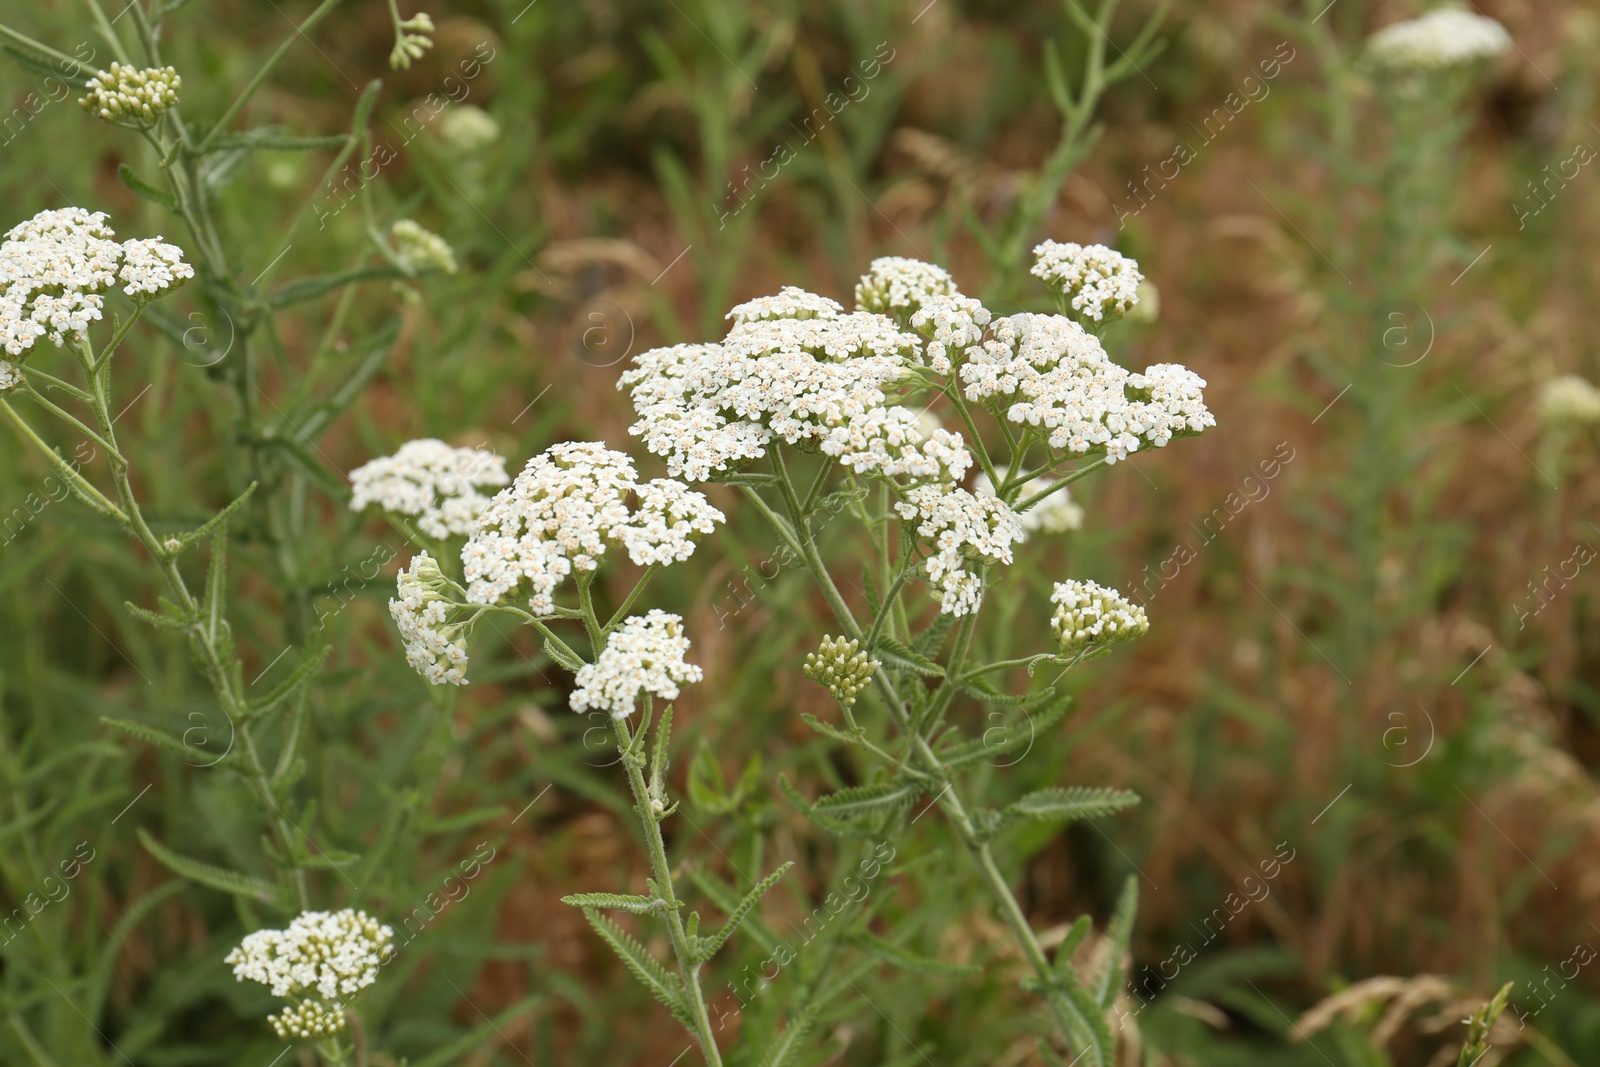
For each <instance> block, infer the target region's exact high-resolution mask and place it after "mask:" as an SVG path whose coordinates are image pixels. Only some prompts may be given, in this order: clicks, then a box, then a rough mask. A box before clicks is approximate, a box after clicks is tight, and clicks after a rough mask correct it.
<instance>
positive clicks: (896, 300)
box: [856, 256, 957, 319]
mask: <svg viewBox="0 0 1600 1067" xmlns="http://www.w3.org/2000/svg"><path fill="white" fill-rule="evenodd" d="M955 295H957V294H956V283H955V280H954V279H953V278H951V277H950V272H949V271H947V270H945V269H944V268H943V267H936V266H934V265H933V264H932V263H924V262H922V261H921V260H920V259H906V258H904V257H902V256H883V257H881V258H879V259H875V260H873V261H872V265H871V267H870V268H869V269H868V270H867V273H865V274H863V275H862V276H861V280H860V281H858V282H856V309H857V310H859V311H872V312H876V313H877V314H879V315H893V316H896V317H899V318H902V319H909V318H910V317H911V316H912V315H913V314H915V313H916V312H917V311H920V310H921V309H922V308H923V307H924V306H926V305H927V304H929V303H931V302H932V301H933V300H934V299H936V298H937V297H941V296H955Z"/></svg>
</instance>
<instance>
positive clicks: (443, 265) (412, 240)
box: [389, 219, 456, 274]
mask: <svg viewBox="0 0 1600 1067" xmlns="http://www.w3.org/2000/svg"><path fill="white" fill-rule="evenodd" d="M389 242H390V243H391V244H392V245H394V254H395V258H396V259H398V260H399V261H400V265H401V266H402V267H404V268H405V269H406V270H407V271H409V272H410V273H412V274H432V273H436V272H437V273H439V274H454V273H455V272H456V254H455V253H454V252H453V251H451V250H450V243H449V242H448V241H446V240H445V239H444V238H443V237H440V236H439V235H438V234H436V233H434V232H433V231H432V230H425V229H423V228H422V227H421V226H419V225H417V224H416V223H415V222H413V221H412V220H410V219H400V220H399V221H397V222H396V223H395V224H394V225H393V226H391V227H389Z"/></svg>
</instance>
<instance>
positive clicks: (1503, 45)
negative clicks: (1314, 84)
mask: <svg viewBox="0 0 1600 1067" xmlns="http://www.w3.org/2000/svg"><path fill="white" fill-rule="evenodd" d="M1510 47H1511V35H1510V34H1508V33H1506V28H1505V27H1504V26H1502V25H1500V23H1498V22H1496V21H1495V20H1494V19H1491V18H1485V17H1484V16H1482V15H1479V14H1477V13H1475V12H1472V11H1467V10H1465V9H1462V8H1455V7H1441V8H1436V9H1434V10H1433V11H1429V12H1428V13H1427V14H1425V15H1423V16H1421V17H1420V18H1414V19H1410V20H1408V21H1406V22H1397V23H1394V24H1393V25H1390V26H1385V27H1384V28H1383V29H1381V30H1379V31H1378V32H1377V33H1375V34H1373V35H1372V37H1371V38H1370V39H1369V40H1368V41H1367V53H1368V54H1369V55H1370V56H1371V57H1372V59H1373V62H1375V63H1376V64H1377V65H1378V66H1380V67H1383V68H1385V69H1389V70H1398V71H1437V70H1444V69H1446V68H1449V67H1457V66H1462V65H1465V64H1468V63H1473V62H1476V61H1477V60H1480V59H1491V58H1493V57H1495V56H1497V55H1500V54H1501V53H1502V52H1505V51H1507V50H1508V49H1509V48H1510Z"/></svg>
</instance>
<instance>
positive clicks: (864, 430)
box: [822, 407, 972, 482]
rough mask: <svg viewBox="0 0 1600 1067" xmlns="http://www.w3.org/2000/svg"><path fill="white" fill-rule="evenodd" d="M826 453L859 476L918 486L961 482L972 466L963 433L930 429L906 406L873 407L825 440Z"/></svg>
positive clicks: (830, 433)
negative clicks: (922, 483)
mask: <svg viewBox="0 0 1600 1067" xmlns="http://www.w3.org/2000/svg"><path fill="white" fill-rule="evenodd" d="M822 451H824V452H826V453H827V454H828V455H830V456H836V457H838V459H839V462H840V463H841V464H842V465H844V466H846V467H848V468H850V469H851V470H853V471H855V472H856V473H857V474H879V475H882V476H883V477H885V478H907V479H910V480H912V481H914V482H925V481H939V482H959V481H960V480H961V479H962V478H964V477H966V473H967V469H968V468H969V467H971V466H972V454H971V453H969V452H968V451H967V446H966V442H965V441H964V440H963V439H962V437H961V435H960V434H957V433H951V432H950V431H949V430H946V429H942V428H940V429H934V430H927V429H925V428H924V426H923V424H922V420H921V418H920V417H919V416H918V415H917V413H916V412H915V411H912V410H911V409H910V408H904V407H884V408H872V409H871V410H869V411H865V412H862V413H861V414H859V415H857V416H855V417H854V418H852V419H851V420H850V421H849V422H847V423H845V424H844V425H843V426H836V427H834V428H833V429H831V430H829V431H828V434H827V436H826V437H824V438H823V439H822Z"/></svg>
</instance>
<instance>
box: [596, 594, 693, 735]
mask: <svg viewBox="0 0 1600 1067" xmlns="http://www.w3.org/2000/svg"><path fill="white" fill-rule="evenodd" d="M688 651H689V639H688V638H687V637H685V636H683V619H682V618H681V617H680V616H677V615H670V614H668V613H667V612H665V611H661V610H660V609H651V611H650V612H649V614H646V615H634V616H631V617H629V618H627V619H624V620H623V621H622V624H621V625H620V626H618V627H617V628H616V629H615V630H613V631H611V633H610V635H609V636H608V637H607V638H606V647H605V648H603V649H601V651H600V655H599V657H598V658H597V659H596V660H595V661H594V662H593V663H586V664H584V665H583V667H581V668H580V669H579V670H578V677H577V683H578V687H577V688H576V689H575V690H573V692H572V696H571V698H570V703H571V704H572V710H573V711H588V710H589V709H590V708H593V709H595V710H597V711H608V712H610V713H611V717H612V718H614V719H623V718H627V716H628V715H630V714H632V712H633V705H634V701H635V700H637V699H638V697H639V694H640V693H641V692H644V693H650V694H652V695H653V696H657V697H660V698H661V699H662V700H676V699H677V697H678V692H679V689H678V687H679V686H680V685H688V684H690V683H692V682H698V681H700V679H701V677H702V673H701V671H700V668H699V667H697V666H695V665H694V664H692V663H685V662H684V659H683V656H684V653H686V652H688Z"/></svg>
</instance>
